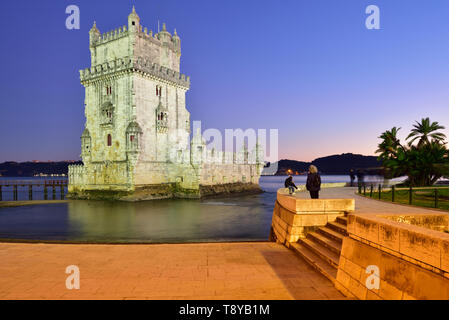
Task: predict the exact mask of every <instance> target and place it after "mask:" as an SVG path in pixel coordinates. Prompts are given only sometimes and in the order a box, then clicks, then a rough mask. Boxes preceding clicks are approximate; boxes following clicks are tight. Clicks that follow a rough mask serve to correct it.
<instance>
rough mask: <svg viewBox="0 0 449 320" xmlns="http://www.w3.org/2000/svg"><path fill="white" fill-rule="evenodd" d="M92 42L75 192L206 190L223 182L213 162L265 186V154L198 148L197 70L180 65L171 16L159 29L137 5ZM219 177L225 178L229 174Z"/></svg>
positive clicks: (160, 194)
mask: <svg viewBox="0 0 449 320" xmlns="http://www.w3.org/2000/svg"><path fill="white" fill-rule="evenodd" d="M89 48H90V53H91V67H90V68H88V69H84V70H81V71H80V79H81V84H82V85H83V86H84V87H85V104H84V107H85V116H86V123H85V129H84V131H83V133H82V136H81V157H82V160H83V163H84V165H83V166H71V167H69V196H70V197H72V198H108V199H110V198H112V199H129V200H139V199H153V198H167V197H174V196H179V197H199V196H201V195H202V194H204V193H207V192H208V191H207V190H206V189H205V188H203V191H202V189H201V188H202V186H211V185H215V184H217V183H212V182H211V181H209V180H208V177H207V174H206V176H205V175H204V172H208V170H213V171H215V172H216V174H214V177H215V176H216V175H218V176H219V175H220V172H223V175H224V174H226V176H228V177H230V178H231V177H233V178H231V179H230V181H231V182H232V183H233V184H238V183H239V182H243V181H242V180H244V181H245V182H244V184H248V185H247V186H245V187H244V188H243V189H258V187H255V186H256V185H257V181H258V179H259V175H260V172H259V171H260V170H261V163H262V159H259V160H257V161H256V162H257V163H256V162H255V163H253V164H250V163H248V162H247V163H246V164H243V163H242V164H237V163H226V162H225V161H224V160H223V161H221V162H219V163H218V162H215V163H212V164H211V163H208V165H205V164H203V162H202V161H201V159H202V158H203V157H207V152H208V151H207V150H206V148H205V145H204V146H201V148H199V147H198V146H196V145H195V149H192V150H191V142H190V139H189V137H190V114H189V112H188V111H187V109H186V92H187V91H188V90H189V87H190V78H189V77H187V76H185V75H183V74H181V73H180V59H181V39H180V38H179V36H178V34H177V33H176V30H175V31H174V34H173V35H171V34H170V33H169V32H168V31H167V28H166V25H165V23H164V24H163V27H162V30H161V31H160V32H158V33H156V34H154V35H153V32H152V31H148V30H147V28H142V26H141V24H140V18H139V15H138V14H137V13H136V10H135V8H134V7H133V9H132V12H131V13H130V14H129V16H128V23H127V26H123V27H120V28H117V29H115V30H112V31H109V32H106V33H103V34H102V33H101V32H100V31H99V30H98V28H97V26H96V23H94V25H93V27H92V29H91V30H90V31H89ZM195 141H197V140H195ZM200 141H202V140H201V139H200ZM192 142H193V141H192ZM196 143H197V142H196ZM200 144H201V143H200ZM199 159H200V160H199ZM223 159H225V157H223ZM211 165H212V167H210V166H211ZM235 165H244V166H245V167H246V169H245V168H243V167H242V168H240V169H239V170H238V172H242V170H243V171H245V170H247V171H248V173H247V175H246V176H245V179H243V178H242V176H241V173H239V175H240V177H239V175H235V177H234V174H232V173H231V172H229V171H230V170H231V171H232V170H233V169H235V168H234V166H235ZM254 166H257V168H255V167H254ZM251 168H252V169H251ZM225 171H226V173H225ZM256 172H258V173H256ZM251 177H252V178H251ZM218 180H219V181H220V183H218V184H223V180H224V179H221V180H220V179H218ZM218 180H217V181H218ZM248 181H250V182H251V183H248ZM240 188H241V186H240ZM209 189H210V188H209ZM214 192H215V191H214Z"/></svg>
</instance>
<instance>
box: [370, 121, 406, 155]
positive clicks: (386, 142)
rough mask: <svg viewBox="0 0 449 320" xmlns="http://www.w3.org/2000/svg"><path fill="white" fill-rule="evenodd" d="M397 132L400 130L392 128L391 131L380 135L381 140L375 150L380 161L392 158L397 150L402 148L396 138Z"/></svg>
mask: <svg viewBox="0 0 449 320" xmlns="http://www.w3.org/2000/svg"><path fill="white" fill-rule="evenodd" d="M399 130H401V128H396V127H393V128H392V129H391V130H387V131H385V132H383V133H382V134H381V135H380V137H379V139H382V142H381V143H380V144H379V145H378V149H377V150H376V153H380V155H379V159H380V160H385V159H389V158H391V157H394V156H395V154H396V153H397V151H398V148H402V145H401V141H400V140H399V138H398V137H397V135H398V131H399Z"/></svg>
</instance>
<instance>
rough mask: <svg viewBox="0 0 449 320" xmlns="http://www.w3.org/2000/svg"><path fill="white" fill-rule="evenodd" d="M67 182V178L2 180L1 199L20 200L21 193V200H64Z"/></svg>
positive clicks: (0, 187) (0, 184) (0, 181)
mask: <svg viewBox="0 0 449 320" xmlns="http://www.w3.org/2000/svg"><path fill="white" fill-rule="evenodd" d="M67 184H68V181H67V180H10V181H7V180H0V201H7V200H13V201H18V200H19V194H20V198H21V199H20V200H38V199H39V200H42V199H43V200H57V198H59V199H61V200H63V199H64V197H65V194H66V190H67ZM49 189H50V191H51V197H49ZM58 196H59V197H58Z"/></svg>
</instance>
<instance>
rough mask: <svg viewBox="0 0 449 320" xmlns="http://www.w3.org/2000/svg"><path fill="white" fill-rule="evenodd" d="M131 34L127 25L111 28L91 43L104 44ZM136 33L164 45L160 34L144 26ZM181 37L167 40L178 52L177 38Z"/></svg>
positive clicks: (175, 36) (167, 43)
mask: <svg viewBox="0 0 449 320" xmlns="http://www.w3.org/2000/svg"><path fill="white" fill-rule="evenodd" d="M129 35H130V31H129V30H128V29H127V27H126V26H123V27H119V28H116V29H114V30H110V31H108V32H104V33H102V34H99V36H98V37H97V38H96V39H94V40H93V42H92V43H91V46H92V47H96V46H100V45H104V44H106V43H108V42H111V41H114V40H117V39H121V38H124V37H127V36H129ZM135 35H136V36H137V37H140V38H142V39H145V40H147V41H150V42H152V43H154V44H156V45H158V46H162V44H163V42H162V41H161V40H160V39H159V34H158V33H155V34H153V31H152V30H149V31H148V28H146V27H145V28H142V26H139V27H138V29H137V30H136V31H135ZM177 39H179V37H178V36H177V35H173V36H170V41H169V42H165V44H166V45H168V47H169V48H170V49H171V50H173V51H176V52H179V51H180V47H179V46H178V44H179V42H177V41H176V40H177Z"/></svg>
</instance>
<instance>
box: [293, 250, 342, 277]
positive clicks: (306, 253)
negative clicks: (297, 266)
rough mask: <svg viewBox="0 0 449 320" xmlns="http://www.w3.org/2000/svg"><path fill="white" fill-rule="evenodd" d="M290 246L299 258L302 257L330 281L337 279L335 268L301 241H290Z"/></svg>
mask: <svg viewBox="0 0 449 320" xmlns="http://www.w3.org/2000/svg"><path fill="white" fill-rule="evenodd" d="M290 248H291V249H292V250H293V251H294V252H295V253H296V254H297V255H298V256H299V257H301V258H303V259H304V260H305V261H306V262H307V263H309V264H310V265H311V266H312V267H313V268H315V269H316V270H318V271H319V272H320V273H321V274H322V275H324V276H325V277H326V278H328V279H329V280H330V281H332V283H335V280H336V279H337V269H336V268H334V267H333V266H331V265H330V264H329V263H328V262H326V261H325V260H323V259H321V258H320V256H318V255H317V254H315V253H314V252H313V251H311V250H310V249H309V248H307V247H306V246H304V245H302V244H301V243H292V244H291V245H290Z"/></svg>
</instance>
